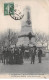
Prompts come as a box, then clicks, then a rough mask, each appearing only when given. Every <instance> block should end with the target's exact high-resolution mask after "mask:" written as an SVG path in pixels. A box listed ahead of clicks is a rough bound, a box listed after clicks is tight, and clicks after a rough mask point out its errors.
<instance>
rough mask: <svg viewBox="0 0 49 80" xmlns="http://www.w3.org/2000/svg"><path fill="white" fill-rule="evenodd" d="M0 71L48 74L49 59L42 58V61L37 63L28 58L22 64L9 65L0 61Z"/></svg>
mask: <svg viewBox="0 0 49 80" xmlns="http://www.w3.org/2000/svg"><path fill="white" fill-rule="evenodd" d="M1 73H17V74H19V73H20V74H48V73H49V60H45V59H43V60H42V63H38V60H37V59H36V60H35V64H31V61H30V60H24V63H23V64H22V65H20V64H19V65H18V64H15V65H13V64H12V65H10V64H5V65H4V64H3V63H0V74H1Z"/></svg>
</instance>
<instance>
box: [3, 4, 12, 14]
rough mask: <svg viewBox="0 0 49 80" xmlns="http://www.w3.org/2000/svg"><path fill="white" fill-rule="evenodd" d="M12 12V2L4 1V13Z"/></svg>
mask: <svg viewBox="0 0 49 80" xmlns="http://www.w3.org/2000/svg"><path fill="white" fill-rule="evenodd" d="M10 14H12V15H13V14H14V3H4V15H10Z"/></svg>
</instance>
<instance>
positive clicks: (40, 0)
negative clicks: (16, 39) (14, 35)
mask: <svg viewBox="0 0 49 80" xmlns="http://www.w3.org/2000/svg"><path fill="white" fill-rule="evenodd" d="M9 2H14V5H15V6H16V5H18V8H19V7H20V6H21V10H22V11H23V10H24V8H25V7H26V6H29V7H30V9H31V21H32V30H33V32H43V33H46V34H49V0H0V33H4V32H5V31H6V30H7V29H9V28H10V29H13V30H14V31H17V32H19V31H20V30H21V26H22V25H21V22H22V20H19V21H17V20H14V19H12V18H11V17H10V16H9V15H7V16H5V15H4V3H9ZM23 19H24V18H23Z"/></svg>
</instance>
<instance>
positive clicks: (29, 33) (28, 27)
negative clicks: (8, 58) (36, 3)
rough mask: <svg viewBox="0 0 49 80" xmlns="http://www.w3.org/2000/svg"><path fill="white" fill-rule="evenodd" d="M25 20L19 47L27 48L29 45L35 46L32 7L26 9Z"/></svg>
mask: <svg viewBox="0 0 49 80" xmlns="http://www.w3.org/2000/svg"><path fill="white" fill-rule="evenodd" d="M24 12H25V13H24V19H23V20H22V25H21V31H20V33H19V35H18V43H17V45H22V44H23V45H24V46H27V45H28V44H29V45H30V44H33V45H34V44H35V35H34V33H33V30H32V22H31V16H30V15H31V14H30V13H31V11H30V7H26V8H25V10H24Z"/></svg>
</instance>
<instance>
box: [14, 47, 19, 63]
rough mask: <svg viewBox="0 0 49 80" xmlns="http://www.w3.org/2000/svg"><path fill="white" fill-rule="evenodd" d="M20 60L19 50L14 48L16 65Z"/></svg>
mask: <svg viewBox="0 0 49 80" xmlns="http://www.w3.org/2000/svg"><path fill="white" fill-rule="evenodd" d="M18 60H19V48H18V47H15V48H14V63H15V64H17V63H18Z"/></svg>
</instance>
